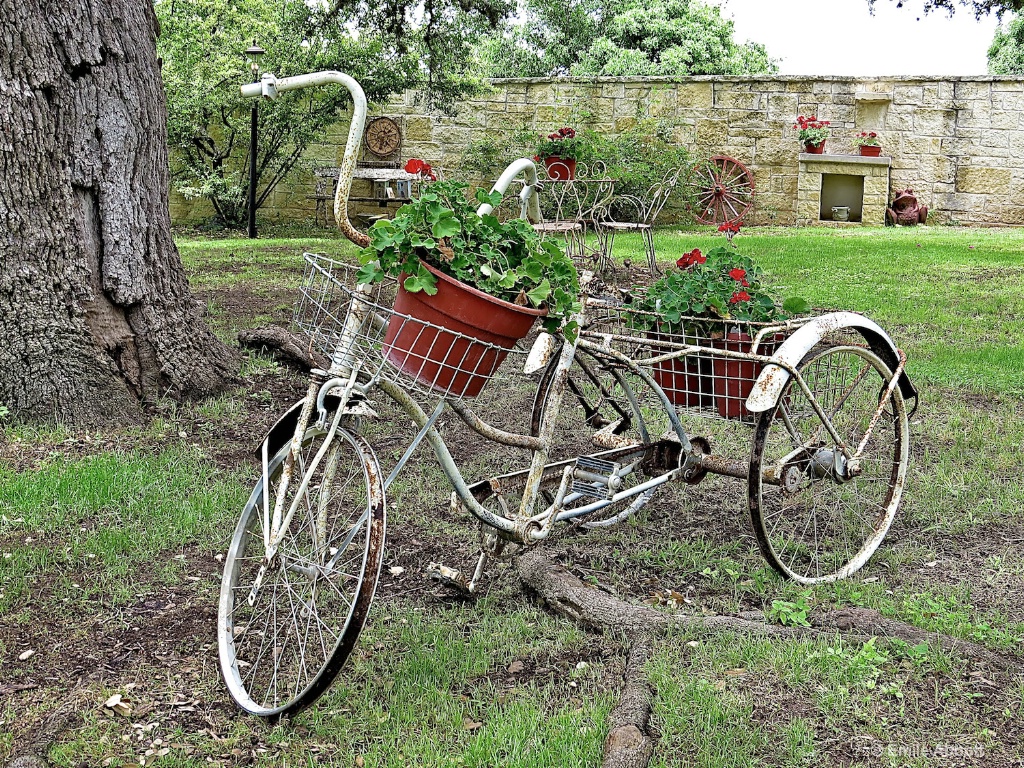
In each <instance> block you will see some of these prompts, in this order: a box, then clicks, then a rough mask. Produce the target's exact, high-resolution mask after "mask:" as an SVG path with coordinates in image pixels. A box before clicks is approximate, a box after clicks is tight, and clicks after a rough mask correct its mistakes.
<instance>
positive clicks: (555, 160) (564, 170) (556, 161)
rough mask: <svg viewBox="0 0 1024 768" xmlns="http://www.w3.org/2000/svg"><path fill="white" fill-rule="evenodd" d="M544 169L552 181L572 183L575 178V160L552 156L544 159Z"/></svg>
mask: <svg viewBox="0 0 1024 768" xmlns="http://www.w3.org/2000/svg"><path fill="white" fill-rule="evenodd" d="M544 168H545V169H547V172H548V178H549V179H551V180H552V181H572V180H573V179H575V178H576V158H574V157H558V156H557V155H552V156H551V157H545V158H544Z"/></svg>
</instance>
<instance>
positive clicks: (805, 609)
mask: <svg viewBox="0 0 1024 768" xmlns="http://www.w3.org/2000/svg"><path fill="white" fill-rule="evenodd" d="M810 615H811V605H810V603H808V602H807V598H806V597H804V596H803V595H800V596H799V597H797V599H796V601H795V602H790V601H789V600H772V607H771V608H769V609H768V618H769V619H772V620H773V621H777V622H779V624H782V625H783V626H785V627H809V626H811V622H809V621H808V620H807V618H808V616H810Z"/></svg>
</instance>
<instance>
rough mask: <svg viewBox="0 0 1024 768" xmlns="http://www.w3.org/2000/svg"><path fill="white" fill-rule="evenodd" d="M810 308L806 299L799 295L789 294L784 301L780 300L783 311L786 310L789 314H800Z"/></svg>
mask: <svg viewBox="0 0 1024 768" xmlns="http://www.w3.org/2000/svg"><path fill="white" fill-rule="evenodd" d="M810 309H811V305H810V304H809V303H808V302H807V300H806V299H803V298H801V297H800V296H790V297H789V298H788V299H786V300H785V301H784V302H782V310H783V312H788V313H789V314H791V315H802V314H803V313H804V312H808V311H809V310H810Z"/></svg>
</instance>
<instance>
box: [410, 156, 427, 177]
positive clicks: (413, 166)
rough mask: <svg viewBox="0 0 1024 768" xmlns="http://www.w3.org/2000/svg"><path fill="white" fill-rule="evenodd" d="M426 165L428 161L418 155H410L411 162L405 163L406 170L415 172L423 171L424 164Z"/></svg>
mask: <svg viewBox="0 0 1024 768" xmlns="http://www.w3.org/2000/svg"><path fill="white" fill-rule="evenodd" d="M425 165H426V163H424V162H423V161H422V160H420V159H419V158H418V157H410V158H409V162H407V163H406V164H405V172H406V173H414V174H415V173H423V166H425Z"/></svg>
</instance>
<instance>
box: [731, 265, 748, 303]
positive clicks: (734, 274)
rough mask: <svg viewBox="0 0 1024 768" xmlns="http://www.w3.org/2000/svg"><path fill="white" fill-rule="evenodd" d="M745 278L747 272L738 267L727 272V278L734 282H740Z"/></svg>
mask: <svg viewBox="0 0 1024 768" xmlns="http://www.w3.org/2000/svg"><path fill="white" fill-rule="evenodd" d="M746 276H747V270H745V269H740V268H739V267H734V268H732V269H730V270H729V277H731V278H732V279H733V280H736V281H737V282H739V281H740V280H742V279H743V278H744V277H746ZM747 298H748V299H749V298H750V297H749V296H748V297H747Z"/></svg>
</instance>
